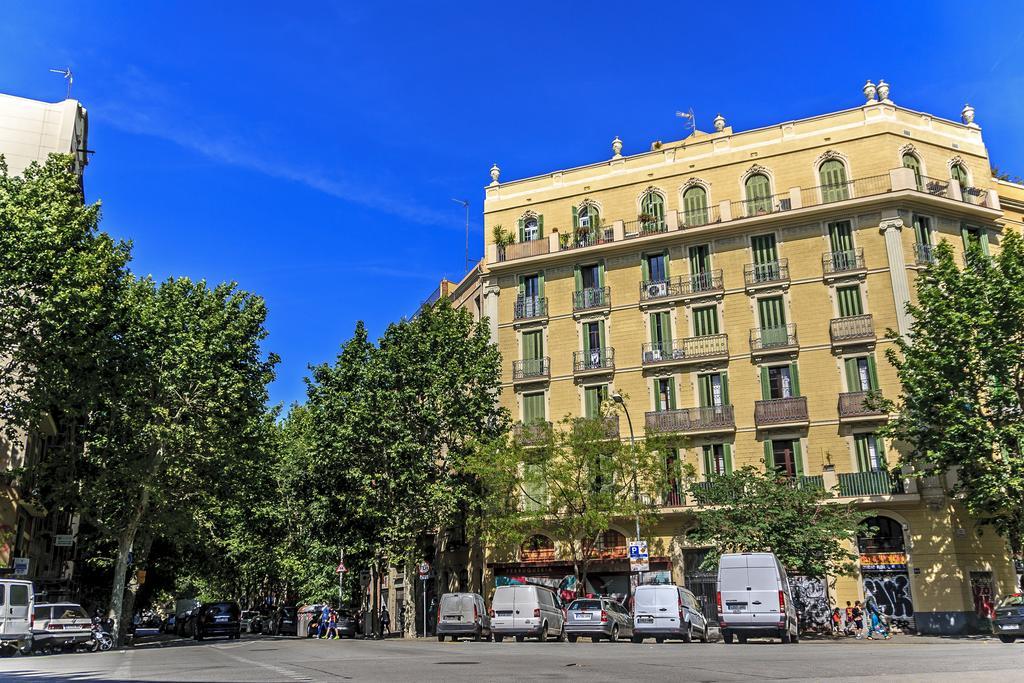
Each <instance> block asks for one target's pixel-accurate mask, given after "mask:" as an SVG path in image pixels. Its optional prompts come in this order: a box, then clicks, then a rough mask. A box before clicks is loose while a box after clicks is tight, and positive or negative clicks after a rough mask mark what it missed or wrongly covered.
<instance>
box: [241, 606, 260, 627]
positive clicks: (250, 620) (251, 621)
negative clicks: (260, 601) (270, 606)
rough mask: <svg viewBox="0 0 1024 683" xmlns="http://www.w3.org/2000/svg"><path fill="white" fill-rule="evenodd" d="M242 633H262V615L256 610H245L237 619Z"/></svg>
mask: <svg viewBox="0 0 1024 683" xmlns="http://www.w3.org/2000/svg"><path fill="white" fill-rule="evenodd" d="M239 623H240V625H241V627H242V631H243V632H245V633H262V632H263V615H262V614H260V613H259V612H257V611H256V610H245V611H244V612H242V614H241V616H240V617H239Z"/></svg>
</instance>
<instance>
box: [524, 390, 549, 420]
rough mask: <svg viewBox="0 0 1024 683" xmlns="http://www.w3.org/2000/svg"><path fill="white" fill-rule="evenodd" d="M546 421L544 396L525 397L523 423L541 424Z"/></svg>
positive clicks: (525, 395)
mask: <svg viewBox="0 0 1024 683" xmlns="http://www.w3.org/2000/svg"><path fill="white" fill-rule="evenodd" d="M543 420H544V394H542V393H541V394H524V395H523V423H524V424H530V423H531V422H541V421H543Z"/></svg>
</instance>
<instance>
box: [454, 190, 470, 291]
mask: <svg viewBox="0 0 1024 683" xmlns="http://www.w3.org/2000/svg"><path fill="white" fill-rule="evenodd" d="M452 201H453V202H455V203H456V204H462V207H463V208H464V209H466V272H467V273H468V272H469V200H468V199H453V200H452Z"/></svg>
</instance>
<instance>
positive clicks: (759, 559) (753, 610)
mask: <svg viewBox="0 0 1024 683" xmlns="http://www.w3.org/2000/svg"><path fill="white" fill-rule="evenodd" d="M746 557H747V581H748V583H747V585H748V586H750V590H749V591H747V594H748V595H749V596H750V615H751V617H752V619H753V621H754V622H755V623H757V624H758V625H759V626H764V627H765V628H770V627H772V626H774V625H776V624H778V622H779V590H780V589H781V588H782V586H781V585H780V584H779V567H778V564H777V563H776V561H775V558H774V557H773V556H772V555H768V554H761V553H757V554H754V555H747V556H746Z"/></svg>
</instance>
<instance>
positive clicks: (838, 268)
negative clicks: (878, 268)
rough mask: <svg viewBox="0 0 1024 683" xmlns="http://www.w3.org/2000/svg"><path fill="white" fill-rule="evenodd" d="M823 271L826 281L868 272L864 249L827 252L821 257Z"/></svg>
mask: <svg viewBox="0 0 1024 683" xmlns="http://www.w3.org/2000/svg"><path fill="white" fill-rule="evenodd" d="M821 269H822V271H823V272H824V273H825V278H826V279H832V278H835V277H838V276H842V275H856V274H859V273H862V272H864V270H866V268H865V266H864V248H863V247H857V248H856V249H847V250H846V251H830V252H826V253H824V254H822V255H821Z"/></svg>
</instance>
